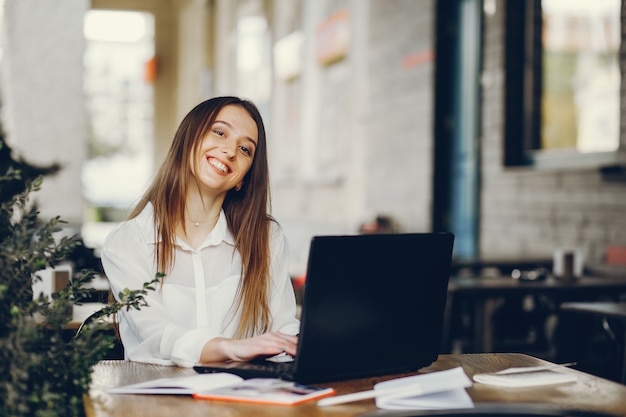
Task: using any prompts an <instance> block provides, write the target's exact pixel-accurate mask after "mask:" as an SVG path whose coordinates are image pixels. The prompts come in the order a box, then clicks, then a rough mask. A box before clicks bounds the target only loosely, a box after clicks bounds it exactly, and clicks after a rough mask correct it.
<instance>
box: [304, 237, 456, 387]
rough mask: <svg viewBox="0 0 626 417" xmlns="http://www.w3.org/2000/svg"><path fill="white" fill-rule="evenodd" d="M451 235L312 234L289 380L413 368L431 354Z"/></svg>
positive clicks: (437, 340)
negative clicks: (293, 365)
mask: <svg viewBox="0 0 626 417" xmlns="http://www.w3.org/2000/svg"><path fill="white" fill-rule="evenodd" d="M453 241H454V237H453V235H452V234H450V233H423V234H389V235H376V234H373V235H354V236H316V237H314V238H313V239H312V241H311V247H310V252H309V261H308V267H307V277H306V285H305V293H304V300H303V310H302V323H301V330H300V340H299V345H298V353H297V355H296V364H295V367H296V375H295V376H296V380H298V381H302V382H312V381H315V382H321V381H324V380H327V381H330V380H341V379H348V378H357V377H363V376H369V375H382V374H392V373H399V372H408V371H415V370H418V369H419V368H421V367H424V366H426V365H429V364H430V363H432V362H433V361H434V360H436V359H437V355H438V354H439V350H440V345H441V336H442V328H443V315H444V309H445V304H446V299H447V287H448V278H449V273H450V262H451V257H452V246H453Z"/></svg>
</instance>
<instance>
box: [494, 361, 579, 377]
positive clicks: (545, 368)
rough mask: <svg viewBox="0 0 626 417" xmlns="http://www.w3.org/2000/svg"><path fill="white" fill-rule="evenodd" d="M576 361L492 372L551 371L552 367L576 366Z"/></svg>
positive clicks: (503, 373) (502, 373)
mask: <svg viewBox="0 0 626 417" xmlns="http://www.w3.org/2000/svg"><path fill="white" fill-rule="evenodd" d="M574 365H576V362H569V363H561V364H554V365H540V366H524V367H514V368H507V369H503V370H502V371H498V372H492V375H509V374H523V373H527V372H536V371H549V370H552V369H559V368H562V367H568V366H574Z"/></svg>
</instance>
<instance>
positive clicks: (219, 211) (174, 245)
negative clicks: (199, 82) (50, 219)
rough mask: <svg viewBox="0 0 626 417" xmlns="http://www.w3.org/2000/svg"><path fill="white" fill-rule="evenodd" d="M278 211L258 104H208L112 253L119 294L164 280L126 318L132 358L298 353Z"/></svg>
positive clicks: (110, 273)
mask: <svg viewBox="0 0 626 417" xmlns="http://www.w3.org/2000/svg"><path fill="white" fill-rule="evenodd" d="M268 206H269V175H268V166H267V146H266V136H265V128H264V125H263V120H262V118H261V115H260V113H259V111H258V110H257V108H256V106H255V105H254V104H253V103H251V102H249V101H246V100H242V99H239V98H237V97H217V98H213V99H210V100H207V101H205V102H203V103H200V104H199V105H198V106H196V107H195V108H194V109H192V110H191V111H190V112H189V114H188V115H187V116H186V117H185V118H184V119H183V121H182V122H181V124H180V126H179V128H178V130H177V132H176V134H175V135H174V140H173V142H172V145H171V148H170V150H169V153H168V154H167V156H166V159H165V161H164V162H163V165H162V166H161V168H160V170H159V171H158V173H157V174H156V176H155V178H154V180H153V182H152V184H151V185H150V187H149V188H148V190H147V191H146V193H145V194H144V195H143V197H142V198H141V199H140V200H139V202H138V204H137V205H136V206H135V207H134V209H133V211H132V213H131V215H130V217H129V220H127V221H125V222H123V223H121V224H120V225H119V226H118V227H117V228H116V229H115V230H114V231H113V232H112V233H111V234H110V235H109V236H108V237H107V239H106V241H105V245H104V248H103V251H102V262H103V266H104V269H105V273H106V275H107V278H108V279H109V281H110V284H111V288H112V290H113V293H114V294H118V293H119V292H120V291H122V290H123V289H124V288H130V289H135V288H140V287H141V286H142V285H143V283H144V282H147V281H150V280H151V279H152V277H154V276H155V275H156V274H157V273H158V272H164V273H165V278H164V281H163V283H162V286H161V288H160V289H158V290H157V291H155V292H153V293H151V294H150V297H149V298H148V300H147V301H148V303H149V307H148V308H142V309H141V310H139V311H128V312H123V313H122V314H121V315H120V336H121V339H122V343H123V344H124V349H125V356H126V358H127V359H131V360H137V361H143V362H152V363H162V364H177V365H181V366H191V365H193V364H195V363H198V362H210V361H219V360H226V359H231V360H247V359H251V358H253V357H255V356H258V355H271V354H277V353H280V352H282V351H286V352H287V353H289V354H292V355H293V354H295V349H296V344H297V337H296V336H293V335H295V334H297V332H298V330H299V322H298V320H297V319H296V303H295V296H294V292H293V287H292V286H291V281H290V278H289V274H288V263H289V260H288V248H287V245H286V241H285V237H284V235H283V232H282V230H281V228H280V226H279V225H278V223H277V222H276V221H275V220H274V219H273V218H272V217H271V216H270V214H269V213H268ZM188 226H189V227H188Z"/></svg>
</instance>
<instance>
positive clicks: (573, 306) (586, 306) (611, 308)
mask: <svg viewBox="0 0 626 417" xmlns="http://www.w3.org/2000/svg"><path fill="white" fill-rule="evenodd" d="M561 311H569V312H572V313H583V314H590V315H594V316H600V317H602V318H612V319H618V320H622V321H624V322H626V303H612V302H600V301H595V302H578V303H563V304H561ZM625 332H626V330H625ZM624 342H625V343H626V333H625V335H624ZM622 351H623V352H622V355H623V359H622V371H621V379H620V380H621V382H622V383H626V347H622Z"/></svg>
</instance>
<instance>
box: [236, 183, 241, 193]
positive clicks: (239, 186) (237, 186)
mask: <svg viewBox="0 0 626 417" xmlns="http://www.w3.org/2000/svg"><path fill="white" fill-rule="evenodd" d="M239 190H241V183H239V184H237V185H235V191H239Z"/></svg>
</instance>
